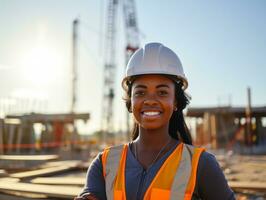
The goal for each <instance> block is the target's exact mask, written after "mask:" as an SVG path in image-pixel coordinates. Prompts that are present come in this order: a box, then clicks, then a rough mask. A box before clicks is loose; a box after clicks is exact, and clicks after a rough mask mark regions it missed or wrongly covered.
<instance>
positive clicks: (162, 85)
mask: <svg viewBox="0 0 266 200" xmlns="http://www.w3.org/2000/svg"><path fill="white" fill-rule="evenodd" d="M160 87H168V88H170V87H169V85H166V84H160V85H157V86H156V88H160Z"/></svg>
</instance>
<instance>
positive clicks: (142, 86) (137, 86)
mask: <svg viewBox="0 0 266 200" xmlns="http://www.w3.org/2000/svg"><path fill="white" fill-rule="evenodd" d="M134 88H147V86H145V85H136V87H134Z"/></svg>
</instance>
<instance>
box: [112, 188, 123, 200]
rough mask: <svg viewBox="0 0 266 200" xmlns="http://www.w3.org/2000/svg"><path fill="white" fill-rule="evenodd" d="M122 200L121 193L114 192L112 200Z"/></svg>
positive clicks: (118, 191) (119, 191)
mask: <svg viewBox="0 0 266 200" xmlns="http://www.w3.org/2000/svg"><path fill="white" fill-rule="evenodd" d="M122 199H123V192H122V191H121V190H115V191H114V200H122Z"/></svg>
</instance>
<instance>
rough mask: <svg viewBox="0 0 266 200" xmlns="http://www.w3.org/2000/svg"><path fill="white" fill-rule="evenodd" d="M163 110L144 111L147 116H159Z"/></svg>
mask: <svg viewBox="0 0 266 200" xmlns="http://www.w3.org/2000/svg"><path fill="white" fill-rule="evenodd" d="M160 113H161V112H159V111H145V112H142V114H143V115H145V116H157V115H160Z"/></svg>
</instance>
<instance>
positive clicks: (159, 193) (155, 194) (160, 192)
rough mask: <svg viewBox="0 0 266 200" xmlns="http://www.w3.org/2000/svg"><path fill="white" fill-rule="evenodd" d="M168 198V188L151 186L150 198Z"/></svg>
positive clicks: (158, 199)
mask: <svg viewBox="0 0 266 200" xmlns="http://www.w3.org/2000/svg"><path fill="white" fill-rule="evenodd" d="M169 198H170V190H164V189H159V188H153V189H152V191H151V198H150V200H162V199H169Z"/></svg>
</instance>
